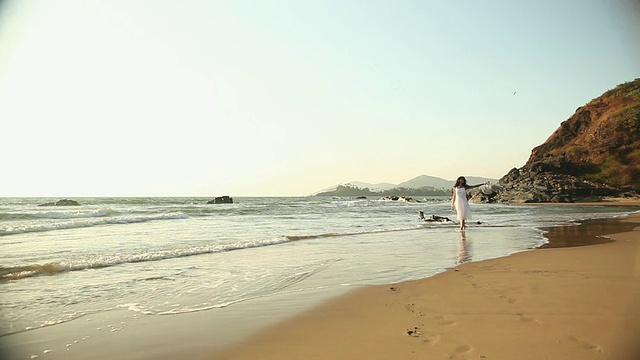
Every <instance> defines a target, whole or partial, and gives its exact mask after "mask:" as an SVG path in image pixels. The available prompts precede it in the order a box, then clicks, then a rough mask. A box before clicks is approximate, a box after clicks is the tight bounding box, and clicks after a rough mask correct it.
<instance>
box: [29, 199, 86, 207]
mask: <svg viewBox="0 0 640 360" xmlns="http://www.w3.org/2000/svg"><path fill="white" fill-rule="evenodd" d="M38 206H80V203H79V202H77V201H75V200H69V199H62V200H58V201H56V202H48V203H44V204H40V205H38Z"/></svg>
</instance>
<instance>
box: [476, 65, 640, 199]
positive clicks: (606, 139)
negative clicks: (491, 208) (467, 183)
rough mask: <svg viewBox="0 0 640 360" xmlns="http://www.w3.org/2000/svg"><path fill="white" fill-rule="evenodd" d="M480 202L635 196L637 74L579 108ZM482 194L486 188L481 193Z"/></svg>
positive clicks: (639, 186) (638, 173)
mask: <svg viewBox="0 0 640 360" xmlns="http://www.w3.org/2000/svg"><path fill="white" fill-rule="evenodd" d="M499 184H500V185H499V186H497V187H493V188H494V189H500V190H499V191H497V190H496V192H491V193H482V192H478V193H477V194H476V195H474V198H473V200H474V201H481V202H573V201H579V200H583V199H587V198H593V197H602V196H638V194H640V78H638V79H635V80H634V81H631V82H627V83H624V84H621V85H618V86H617V87H616V88H614V89H612V90H609V91H607V92H605V93H604V94H602V95H601V96H599V97H598V98H596V99H594V100H592V101H591V102H589V103H588V104H586V105H584V106H582V107H580V108H578V109H577V110H576V112H575V114H573V116H571V117H570V118H569V119H567V120H566V121H564V122H562V123H561V124H560V127H559V128H558V129H557V130H556V131H555V132H554V133H553V134H552V135H551V136H550V137H549V138H548V139H547V140H546V141H545V142H544V143H543V144H542V145H540V146H537V147H535V148H534V149H533V150H532V151H531V156H530V157H529V160H528V161H527V163H526V164H525V165H524V166H523V167H521V168H519V169H516V168H514V169H512V170H511V171H510V172H509V173H508V174H506V175H505V176H504V177H502V179H500V181H499ZM485 192H486V191H485Z"/></svg>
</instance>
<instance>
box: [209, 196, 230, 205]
mask: <svg viewBox="0 0 640 360" xmlns="http://www.w3.org/2000/svg"><path fill="white" fill-rule="evenodd" d="M207 204H233V198H232V197H229V196H227V195H225V196H219V197H216V198H214V199H213V200H209V201H207Z"/></svg>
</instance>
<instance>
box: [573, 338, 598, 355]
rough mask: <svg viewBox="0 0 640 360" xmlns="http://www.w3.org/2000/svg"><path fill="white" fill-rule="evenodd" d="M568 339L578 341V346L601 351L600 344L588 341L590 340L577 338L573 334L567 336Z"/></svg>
mask: <svg viewBox="0 0 640 360" xmlns="http://www.w3.org/2000/svg"><path fill="white" fill-rule="evenodd" d="M569 340H571V341H573V342H575V343H578V344H579V345H580V346H582V347H584V348H586V349H589V350H593V351H595V352H599V353H601V352H603V349H602V346H600V345H597V344H592V343H590V342H588V341H586V340H582V339H578V338H577V337H575V336H569Z"/></svg>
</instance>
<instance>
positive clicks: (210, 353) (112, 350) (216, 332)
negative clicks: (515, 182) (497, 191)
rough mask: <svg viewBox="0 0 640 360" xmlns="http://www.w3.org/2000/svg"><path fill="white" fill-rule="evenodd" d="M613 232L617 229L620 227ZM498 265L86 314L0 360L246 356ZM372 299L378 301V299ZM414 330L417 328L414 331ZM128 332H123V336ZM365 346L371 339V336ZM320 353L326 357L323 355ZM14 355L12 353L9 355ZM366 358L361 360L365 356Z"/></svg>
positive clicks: (2, 340)
mask: <svg viewBox="0 0 640 360" xmlns="http://www.w3.org/2000/svg"><path fill="white" fill-rule="evenodd" d="M625 205H626V204H625ZM634 205H635V204H634ZM598 222H602V224H603V225H598V226H597V227H598V228H599V230H598V233H597V234H596V235H594V236H596V240H598V241H602V242H610V241H611V240H609V239H604V238H597V236H601V235H602V231H605V234H606V231H611V229H612V227H606V229H603V228H602V227H603V226H604V225H606V224H618V225H619V224H620V223H621V222H620V221H617V220H614V219H606V220H587V221H585V222H584V223H589V224H592V223H593V224H597V223H598ZM624 226H625V227H624V229H627V230H628V229H629V228H630V227H629V226H630V225H629V224H626V225H624ZM614 227H615V226H614ZM561 228H567V229H569V230H570V231H576V230H577V229H583V230H584V229H585V228H586V227H584V226H566V227H557V228H556V227H554V228H545V229H543V231H548V232H547V233H546V234H545V237H547V236H548V235H549V234H551V233H552V232H553V231H557V230H558V229H561ZM615 228H616V229H618V228H619V227H615ZM468 231H473V230H468ZM620 231H623V230H620ZM556 235H557V236H558V239H563V238H567V236H569V235H570V232H569V231H560V232H558V233H557V234H556ZM573 235H574V236H573V237H574V239H573V240H571V242H572V243H574V242H575V240H581V239H583V237H581V236H580V235H579V234H577V235H576V234H573ZM550 236H552V237H553V236H554V234H551V235H550ZM555 241H556V240H552V239H550V238H549V243H552V242H555ZM561 246H566V245H561ZM538 249H539V248H536V249H535V250H538ZM552 250H553V249H552ZM544 251H547V250H544ZM529 252H532V253H536V252H537V251H525V252H524V253H529ZM510 256H513V255H510ZM510 256H507V257H506V258H509V257H510ZM500 259H503V258H496V259H492V260H484V261H480V262H470V263H466V264H463V265H459V266H457V267H455V268H450V269H449V270H447V271H445V272H444V273H440V274H438V275H435V276H432V277H428V278H425V279H421V280H413V281H410V282H406V283H400V284H392V285H377V286H366V287H363V288H357V289H346V288H342V289H337V290H336V289H334V290H332V291H329V292H327V291H320V290H316V291H313V292H306V293H304V294H297V295H295V296H291V294H289V295H275V296H272V297H269V298H259V299H252V300H248V301H245V302H242V303H238V304H235V305H233V306H230V307H227V308H224V309H214V310H209V311H204V312H196V313H189V314H181V315H175V316H174V315H172V316H140V317H137V315H135V314H133V315H132V313H131V312H130V311H127V310H125V309H114V310H112V311H106V312H104V313H100V314H94V315H92V314H89V315H87V316H82V317H81V318H78V319H75V320H72V321H69V322H66V323H63V324H59V325H54V326H48V327H44V328H40V329H35V330H30V331H28V332H24V333H16V334H11V335H8V336H4V337H0V359H5V358H7V359H29V358H34V357H33V355H37V358H39V359H52V360H55V359H71V360H73V359H84V358H96V359H111V358H124V359H127V360H133V359H139V360H146V359H167V360H169V359H177V358H191V359H219V358H220V359H224V358H225V356H228V354H231V353H234V352H236V351H240V350H241V351H248V350H250V349H252V348H254V346H253V345H251V344H252V342H253V341H254V339H257V338H260V337H262V336H264V334H265V333H267V332H269V331H276V332H277V331H280V330H279V329H281V328H283V327H285V328H286V327H287V326H288V324H291V323H292V322H293V323H295V321H296V319H300V318H304V317H305V316H309V314H313V313H317V312H318V311H319V310H318V309H323V308H324V307H326V306H329V305H330V304H332V303H334V302H336V301H338V300H339V299H343V298H347V297H351V296H356V295H357V294H361V293H362V292H365V293H366V291H369V290H368V289H369V288H376V287H378V288H381V289H382V290H383V291H382V293H383V294H386V293H387V292H389V291H390V288H391V287H393V288H396V290H402V291H396V290H392V292H393V293H394V294H395V295H398V294H399V293H406V292H407V290H405V289H400V287H399V286H403V287H404V286H405V284H409V283H413V282H416V283H418V282H422V281H429V279H432V278H434V277H439V276H443V275H442V274H446V273H450V272H458V271H459V270H456V269H460V266H467V265H473V264H481V263H482V264H484V263H485V262H487V261H489V262H490V261H498V260H500ZM374 296H381V295H380V294H377V293H376V294H375V295H374ZM369 297H371V295H365V299H364V301H360V300H358V301H360V302H359V303H358V305H357V306H358V307H360V306H364V305H363V304H365V303H366V302H367V301H368V298H369ZM405 305H408V304H405ZM404 307H405V306H402V309H404ZM404 311H406V310H404ZM401 313H402V311H401ZM325 316H326V317H327V319H329V318H331V317H332V316H333V314H331V313H329V314H324V313H323V314H322V316H321V317H322V318H324V317H325ZM372 316H373V317H375V316H376V315H375V314H373V315H372ZM334 320H335V319H334ZM395 320H397V318H394V319H390V320H388V322H389V323H392V322H393V321H395ZM337 321H338V322H339V323H340V324H342V323H343V322H345V321H346V322H349V321H350V320H348V319H345V318H339V319H337ZM385 321H386V320H385ZM355 324H357V323H354V325H355ZM380 326H381V327H385V326H386V322H385V323H384V324H380ZM407 326H408V325H407ZM413 327H419V326H417V325H413ZM125 328H126V329H125ZM123 329H125V330H124V331H122V330H123ZM410 330H411V328H409V327H407V328H406V329H405V330H404V331H401V333H403V335H404V336H408V334H405V333H404V332H406V331H410ZM304 331H306V330H304ZM330 331H333V330H330ZM354 331H355V330H354ZM357 331H359V332H362V333H363V336H367V337H368V336H369V335H367V334H369V332H370V329H369V328H368V327H359V328H358V330H357ZM303 333H304V332H303ZM424 333H425V332H424V330H420V329H415V335H416V336H410V337H411V338H414V337H422V335H421V334H424ZM286 337H287V338H286V339H282V341H284V343H285V344H286V343H287V342H289V343H288V344H289V346H290V345H291V344H290V342H291V341H296V340H295V339H296V338H295V337H291V338H289V336H286ZM344 337H345V340H347V339H350V338H351V335H350V334H345V335H344ZM385 339H388V338H387V337H386V336H385V337H383V339H382V340H385ZM352 340H353V339H352ZM364 340H365V341H366V338H365V339H364ZM382 340H381V341H382ZM403 340H406V339H403ZM423 340H425V339H423ZM6 341H11V343H12V346H11V348H12V349H13V350H15V351H16V353H15V354H16V356H11V357H9V356H3V355H7V354H3V353H1V350H4V348H5V346H4V345H3V344H7V342H6ZM298 343H299V344H298V345H299V346H303V345H304V346H306V345H309V342H308V341H307V338H306V337H303V338H302V339H299V340H298ZM350 343H351V345H354V344H356V345H357V342H356V341H351V342H350ZM16 344H17V345H16ZM395 345H396V344H394V343H392V344H390V346H395ZM313 346H315V345H313ZM325 348H333V344H332V343H329V344H326V345H325ZM36 349H37V351H34V350H36ZM323 349H324V348H323ZM256 351H257V353H253V354H247V355H246V358H264V357H263V354H262V350H259V349H257V350H256ZM317 351H318V352H319V353H322V351H324V350H317ZM11 355H14V354H13V353H11ZM281 355H282V356H284V357H282V358H296V357H297V356H293V355H290V354H288V353H285V354H284V355H283V354H281ZM357 355H358V354H357V353H353V354H352V356H350V357H343V356H342V354H340V353H336V354H333V355H332V356H331V358H336V359H340V358H344V359H358V357H357ZM237 356H239V357H237ZM289 356H291V357H289ZM305 357H306V355H305ZM366 357H367V358H376V357H375V356H371V354H368V355H367V356H366ZM226 358H229V359H234V358H240V359H242V358H243V357H242V356H241V355H238V354H237V353H234V355H233V356H229V357H226ZM362 358H363V359H364V358H365V357H362ZM391 358H394V357H391ZM454 358H455V357H454ZM459 358H464V357H459ZM265 359H266V358H265Z"/></svg>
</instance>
